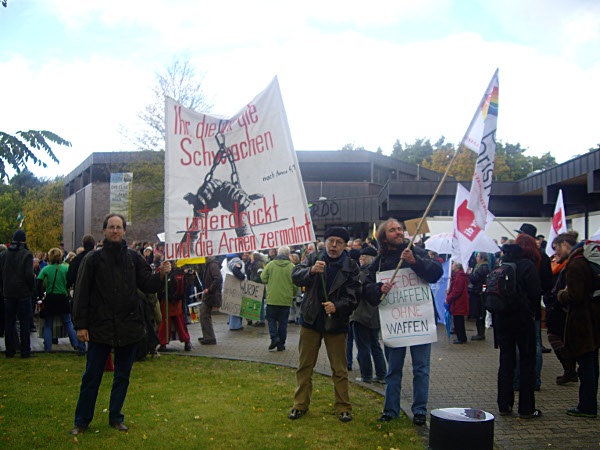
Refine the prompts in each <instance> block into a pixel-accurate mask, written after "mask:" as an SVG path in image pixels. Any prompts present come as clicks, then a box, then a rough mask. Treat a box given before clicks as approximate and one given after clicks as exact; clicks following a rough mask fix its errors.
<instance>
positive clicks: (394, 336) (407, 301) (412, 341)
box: [377, 268, 437, 347]
mask: <svg viewBox="0 0 600 450" xmlns="http://www.w3.org/2000/svg"><path fill="white" fill-rule="evenodd" d="M393 275H394V271H393V270H388V271H385V272H379V273H377V281H381V282H383V283H385V282H386V281H389V280H391V278H392V276H393ZM379 320H380V322H381V335H382V337H383V343H384V344H385V345H387V346H388V347H409V346H411V345H420V344H429V343H432V342H436V341H437V333H436V324H435V313H434V309H433V296H432V295H431V288H430V286H429V284H428V283H427V282H425V281H423V280H422V279H420V278H419V276H418V275H417V274H416V273H415V272H414V271H413V270H412V269H409V268H407V269H400V270H399V271H398V273H397V274H396V278H394V287H393V288H392V290H391V291H390V293H389V294H388V295H387V296H386V297H385V299H384V300H383V301H382V302H381V304H380V305H379Z"/></svg>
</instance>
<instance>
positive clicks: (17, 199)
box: [0, 188, 25, 244]
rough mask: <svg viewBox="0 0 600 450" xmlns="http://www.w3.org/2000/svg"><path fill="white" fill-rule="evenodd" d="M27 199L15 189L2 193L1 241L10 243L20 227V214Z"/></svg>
mask: <svg viewBox="0 0 600 450" xmlns="http://www.w3.org/2000/svg"><path fill="white" fill-rule="evenodd" d="M24 203H25V199H24V197H23V196H21V195H20V194H19V192H18V191H16V190H14V189H10V188H7V189H5V190H4V192H2V193H0V243H3V244H8V243H10V241H11V240H12V237H13V234H14V233H15V231H16V230H17V228H18V227H19V222H18V221H17V216H18V214H19V213H20V212H21V211H23V205H24Z"/></svg>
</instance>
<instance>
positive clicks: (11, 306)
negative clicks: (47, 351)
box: [4, 296, 33, 357]
mask: <svg viewBox="0 0 600 450" xmlns="http://www.w3.org/2000/svg"><path fill="white" fill-rule="evenodd" d="M17 316H18V317H19V328H20V335H21V357H26V356H28V355H29V354H30V353H31V339H30V332H31V326H32V325H33V315H32V311H31V296H29V297H24V298H5V299H4V344H5V345H6V356H7V357H11V356H15V353H16V352H17V349H16V346H17V343H16V342H15V338H16V335H15V331H14V330H15V327H16V324H17Z"/></svg>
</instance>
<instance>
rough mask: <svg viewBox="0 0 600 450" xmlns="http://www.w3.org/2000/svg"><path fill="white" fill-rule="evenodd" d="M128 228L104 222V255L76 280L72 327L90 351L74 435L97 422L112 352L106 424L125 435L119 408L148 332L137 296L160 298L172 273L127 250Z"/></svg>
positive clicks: (119, 221)
mask: <svg viewBox="0 0 600 450" xmlns="http://www.w3.org/2000/svg"><path fill="white" fill-rule="evenodd" d="M126 227H127V223H126V222H125V218H124V217H123V216H121V215H120V214H109V215H108V216H106V218H105V219H104V224H103V225H102V231H103V233H104V236H105V239H104V243H103V246H102V249H101V250H97V251H95V252H91V253H89V254H88V255H87V256H86V257H85V258H84V259H83V261H82V263H81V266H80V268H79V273H78V275H77V283H76V285H75V299H74V305H73V324H74V327H75V329H76V330H77V338H78V339H79V340H80V341H83V342H87V343H88V351H87V361H86V367H85V372H84V373H83V376H82V378H81V389H80V392H79V400H78V401H77V408H76V410H75V427H74V428H73V429H72V430H71V434H72V435H78V434H81V433H83V432H85V431H86V430H87V428H88V426H89V424H90V422H91V421H92V419H93V417H94V408H95V406H96V398H97V396H98V389H99V387H100V383H101V381H102V375H103V373H104V365H105V363H106V358H107V357H108V354H109V353H110V351H111V348H114V350H115V356H114V364H115V371H114V381H113V385H112V390H111V393H110V404H109V410H108V421H109V424H110V425H111V426H112V427H113V428H116V429H117V430H119V431H127V429H128V428H127V427H126V426H125V424H124V423H123V420H124V416H123V414H122V413H121V408H122V407H123V404H124V403H125V396H126V395H127V388H128V386H129V375H130V373H131V368H132V366H133V361H134V359H135V356H136V351H137V345H138V343H139V342H140V341H141V340H142V339H143V337H144V335H145V332H146V330H145V322H144V316H143V311H142V308H143V306H142V303H141V301H140V299H139V297H138V294H137V290H138V289H140V290H141V291H142V292H145V293H152V292H157V291H158V290H159V288H160V287H161V286H162V284H163V280H164V277H165V274H168V273H169V272H170V271H171V264H170V263H169V262H168V261H167V262H163V263H162V264H161V267H160V272H159V273H152V269H151V267H150V266H149V265H148V263H147V262H146V261H145V260H144V257H143V256H142V255H141V254H140V253H139V252H138V251H135V250H132V249H128V248H127V243H126V242H125V240H124V239H123V237H124V236H125V229H126Z"/></svg>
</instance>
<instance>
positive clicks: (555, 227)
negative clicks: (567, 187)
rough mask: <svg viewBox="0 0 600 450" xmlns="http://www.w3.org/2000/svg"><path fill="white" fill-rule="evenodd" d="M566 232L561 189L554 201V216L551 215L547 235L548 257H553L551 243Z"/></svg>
mask: <svg viewBox="0 0 600 450" xmlns="http://www.w3.org/2000/svg"><path fill="white" fill-rule="evenodd" d="M566 232H567V216H566V214H565V205H564V203H563V195H562V189H560V190H559V191H558V198H557V199H556V206H555V207H554V214H553V215H552V223H551V224H550V233H549V234H548V245H546V254H547V255H548V256H552V255H554V250H552V241H553V240H554V239H555V238H556V236H558V235H559V234H560V233H566Z"/></svg>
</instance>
